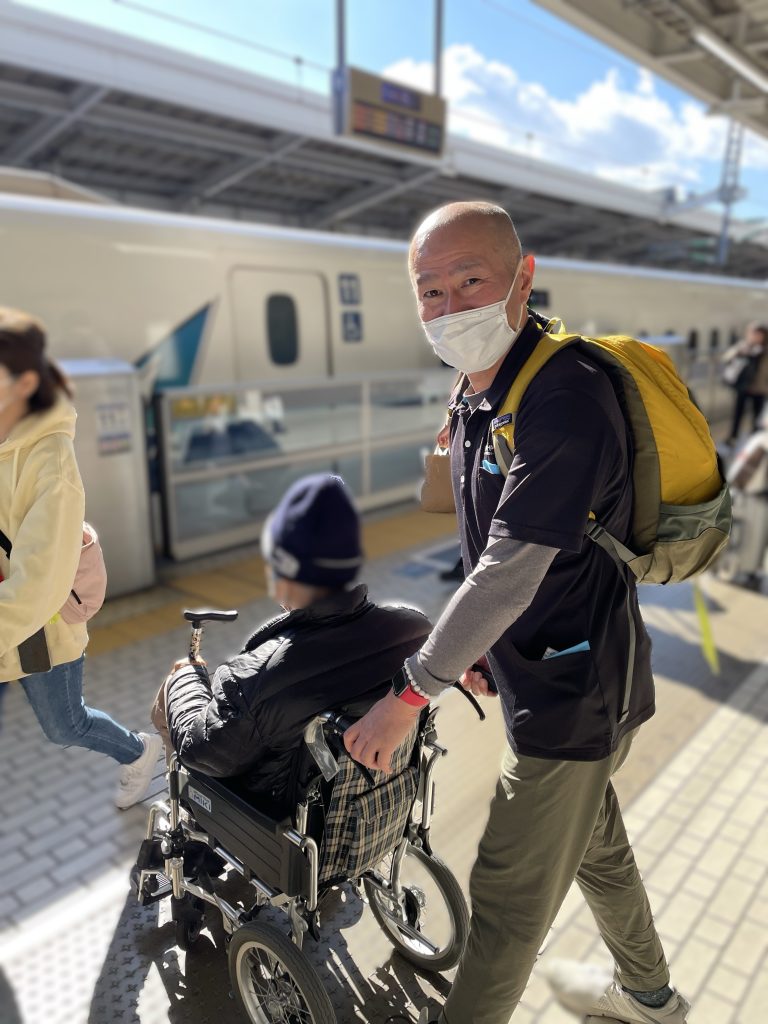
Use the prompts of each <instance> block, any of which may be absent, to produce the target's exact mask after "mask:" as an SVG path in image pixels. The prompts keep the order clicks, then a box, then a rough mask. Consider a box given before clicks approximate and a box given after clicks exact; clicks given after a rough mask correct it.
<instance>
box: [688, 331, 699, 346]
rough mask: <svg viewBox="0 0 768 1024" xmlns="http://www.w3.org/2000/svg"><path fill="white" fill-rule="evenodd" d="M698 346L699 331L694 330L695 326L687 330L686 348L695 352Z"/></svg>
mask: <svg viewBox="0 0 768 1024" xmlns="http://www.w3.org/2000/svg"><path fill="white" fill-rule="evenodd" d="M698 347H699V332H698V331H697V330H696V328H695V327H692V328H691V329H690V331H688V348H689V349H690V350H691V352H695V351H696V349H697V348H698Z"/></svg>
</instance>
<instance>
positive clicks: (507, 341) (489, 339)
mask: <svg viewBox="0 0 768 1024" xmlns="http://www.w3.org/2000/svg"><path fill="white" fill-rule="evenodd" d="M522 269H523V263H522V260H521V261H520V265H519V266H518V268H517V270H516V271H515V276H514V277H513V278H512V284H511V285H510V286H509V291H508V292H507V296H506V298H504V299H502V300H501V301H500V302H492V303H490V305H488V306H480V307H478V308H477V309H463V310H461V311H460V312H458V313H446V315H445V316H438V317H436V318H435V319H434V320H429V321H427V322H426V323H422V325H421V326H422V327H423V328H424V333H425V334H426V336H427V341H428V342H429V343H430V345H431V346H432V348H433V349H434V350H435V352H436V354H437V355H438V356H439V357H440V358H441V359H442V360H443V362H444V363H448V365H449V366H454V367H455V368H456V369H457V370H463V372H464V373H479V372H480V371H481V370H487V369H488V368H489V367H490V366H493V364H494V363H495V362H496V361H497V360H499V359H500V358H501V357H502V356H503V355H504V353H505V352H507V351H508V350H509V348H510V346H511V345H512V342H513V341H515V340H516V339H517V336H518V335H519V334H520V331H521V329H522V326H523V324H524V323H525V320H526V316H525V313H526V309H525V305H523V308H522V309H521V310H520V316H519V317H518V320H517V326H516V327H510V325H509V320H507V303H508V302H509V297H510V295H511V294H512V291H513V289H514V287H515V284H516V283H517V279H518V277H519V275H520V271H521V270H522Z"/></svg>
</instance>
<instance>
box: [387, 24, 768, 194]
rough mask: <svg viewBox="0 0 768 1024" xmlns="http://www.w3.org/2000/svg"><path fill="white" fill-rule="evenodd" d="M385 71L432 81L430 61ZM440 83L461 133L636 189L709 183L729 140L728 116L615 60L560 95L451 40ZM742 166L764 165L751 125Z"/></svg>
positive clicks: (767, 156)
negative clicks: (628, 71)
mask: <svg viewBox="0 0 768 1024" xmlns="http://www.w3.org/2000/svg"><path fill="white" fill-rule="evenodd" d="M383 74H384V75H385V76H386V77H390V78H395V79H397V80H399V81H403V82H406V83H409V84H411V85H414V86H416V87H417V88H421V89H426V90H430V89H431V88H432V85H433V70H432V65H431V63H430V62H427V61H425V62H418V61H413V60H402V61H398V62H397V63H396V64H392V65H391V66H390V67H388V68H386V69H385V70H384V72H383ZM443 92H444V95H445V96H446V98H447V99H448V100H449V101H450V106H449V111H450V115H449V116H450V123H449V128H450V130H451V131H453V132H456V133H457V134H461V135H464V136H467V137H469V138H472V139H474V140H475V141H477V142H484V143H487V144H489V145H493V146H501V147H504V148H508V149H512V150H514V151H516V152H521V153H525V154H527V155H532V156H540V157H543V158H545V159H549V160H552V161H553V162H556V163H568V164H569V165H570V166H573V167H574V168H576V169H578V170H581V171H585V172H587V173H592V174H597V175H599V176H600V177H603V178H607V179H610V180H612V181H618V182H622V183H624V184H628V185H635V186H637V187H640V188H660V187H666V186H676V187H678V188H680V187H682V188H685V189H688V190H691V191H697V190H699V189H701V188H702V187H703V183H704V182H705V180H706V185H707V187H711V186H712V183H713V173H714V175H715V178H716V177H717V171H719V165H720V162H721V160H722V155H723V151H724V148H725V140H726V131H727V122H726V120H725V118H722V117H710V116H708V115H707V113H706V111H705V109H704V108H703V106H702V105H701V104H699V103H696V102H694V101H693V100H686V101H683V102H682V103H681V104H680V105H679V106H677V107H676V106H674V105H673V104H671V103H670V102H669V101H668V100H667V99H666V98H664V97H663V96H661V95H659V93H658V91H657V89H656V81H655V79H654V76H653V75H652V74H651V73H650V72H649V71H646V70H644V69H641V70H640V71H639V72H638V75H637V77H636V79H635V80H634V82H630V83H628V82H627V81H626V79H625V78H624V77H623V76H622V75H620V74H619V71H618V70H617V69H615V68H613V69H610V70H609V71H607V72H606V73H605V75H604V76H603V78H601V79H599V80H597V81H595V82H593V83H592V84H591V85H589V86H588V87H587V88H586V89H585V90H583V91H582V92H581V93H579V94H578V95H576V96H575V97H574V98H573V99H567V100H563V99H559V98H558V97H556V96H553V95H552V94H551V93H550V92H549V90H548V89H547V87H546V85H545V84H543V83H542V82H538V81H527V82H526V81H522V80H521V79H520V77H519V75H518V74H517V72H516V71H515V70H514V69H513V68H512V67H510V66H509V65H507V64H503V63H501V62H499V61H492V60H488V59H486V57H485V56H484V55H483V54H482V53H480V51H479V50H477V49H476V48H475V47H474V46H472V45H469V44H462V45H453V46H449V47H448V48H447V49H446V50H445V52H444V58H443ZM742 166H743V167H744V168H745V169H763V168H768V143H766V142H765V141H764V140H762V139H760V138H758V137H757V136H755V135H753V134H751V133H747V134H746V135H745V142H744V151H743V162H742ZM715 169H716V170H715Z"/></svg>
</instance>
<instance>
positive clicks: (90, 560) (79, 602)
mask: <svg viewBox="0 0 768 1024" xmlns="http://www.w3.org/2000/svg"><path fill="white" fill-rule="evenodd" d="M106 592H107V567H106V566H105V565H104V553H103V552H102V550H101V544H100V543H99V538H98V535H97V533H96V531H95V530H94V528H93V527H92V526H91V524H90V523H83V546H82V547H81V548H80V562H79V564H78V566H77V572H76V573H75V580H74V582H73V584H72V590H71V592H70V595H69V597H68V598H67V600H66V602H65V604H64V607H63V608H62V609H61V612H60V614H61V617H62V619H63V620H64V621H65V622H67V623H69V625H74V624H75V623H77V622H87V621H88V619H92V618H93V616H94V615H95V614H96V612H97V611H98V610H99V608H101V606H102V605H103V604H104V596H105V594H106Z"/></svg>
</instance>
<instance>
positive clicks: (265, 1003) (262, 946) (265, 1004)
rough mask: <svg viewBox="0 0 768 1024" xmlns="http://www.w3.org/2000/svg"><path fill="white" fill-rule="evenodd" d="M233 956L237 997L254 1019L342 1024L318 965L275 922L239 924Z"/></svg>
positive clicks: (261, 1023)
mask: <svg viewBox="0 0 768 1024" xmlns="http://www.w3.org/2000/svg"><path fill="white" fill-rule="evenodd" d="M228 959H229V977H230V981H231V983H232V990H233V992H234V994H235V999H236V1000H237V1003H238V1005H239V1006H240V1009H241V1010H242V1011H243V1012H244V1013H245V1014H246V1016H247V1018H248V1020H250V1021H251V1022H252V1024H278V1022H280V1024H336V1014H335V1013H334V1010H333V1006H332V1005H331V1001H330V999H329V998H328V995H327V993H326V991H325V989H324V988H323V986H322V985H321V983H320V979H319V978H318V976H317V974H316V973H315V971H314V968H313V967H312V965H311V964H310V963H309V961H308V960H306V959H305V958H304V956H303V954H302V953H301V951H300V950H299V949H298V948H297V946H295V945H294V943H293V942H291V940H290V939H289V938H288V937H287V936H286V935H283V933H282V932H281V931H279V929H277V928H276V927H275V926H274V925H269V924H261V922H259V921H250V922H248V924H244V925H243V926H242V927H241V928H238V929H237V931H236V932H235V933H234V935H233V936H232V939H231V941H230V943H229V952H228Z"/></svg>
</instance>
